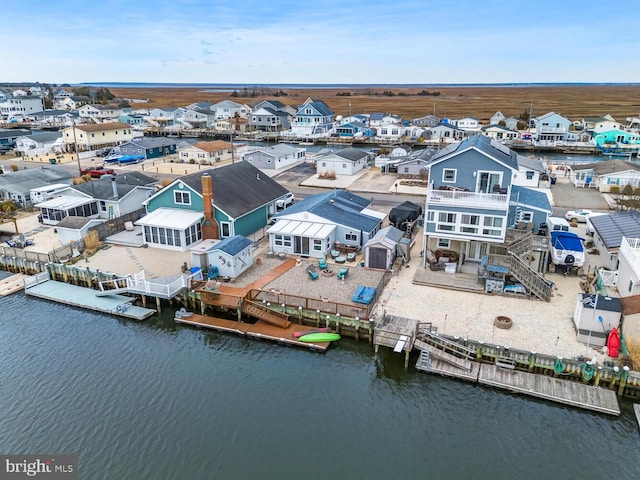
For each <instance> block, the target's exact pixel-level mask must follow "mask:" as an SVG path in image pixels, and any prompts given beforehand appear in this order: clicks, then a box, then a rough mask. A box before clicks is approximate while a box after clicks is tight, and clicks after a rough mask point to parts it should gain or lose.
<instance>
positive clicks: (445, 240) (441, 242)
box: [438, 238, 451, 248]
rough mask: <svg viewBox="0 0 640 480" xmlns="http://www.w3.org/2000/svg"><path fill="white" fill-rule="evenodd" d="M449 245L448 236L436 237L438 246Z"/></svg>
mask: <svg viewBox="0 0 640 480" xmlns="http://www.w3.org/2000/svg"><path fill="white" fill-rule="evenodd" d="M450 245H451V240H449V239H448V238H439V239H438V248H449V246H450Z"/></svg>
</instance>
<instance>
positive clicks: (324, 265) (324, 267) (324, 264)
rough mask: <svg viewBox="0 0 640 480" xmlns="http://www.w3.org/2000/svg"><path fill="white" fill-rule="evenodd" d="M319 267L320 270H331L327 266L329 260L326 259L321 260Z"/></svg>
mask: <svg viewBox="0 0 640 480" xmlns="http://www.w3.org/2000/svg"><path fill="white" fill-rule="evenodd" d="M318 267H319V268H320V270H327V269H328V268H329V266H328V265H327V260H326V259H324V258H319V259H318Z"/></svg>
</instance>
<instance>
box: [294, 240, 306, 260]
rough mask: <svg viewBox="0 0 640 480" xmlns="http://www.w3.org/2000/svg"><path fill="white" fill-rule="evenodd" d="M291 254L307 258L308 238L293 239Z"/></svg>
mask: <svg viewBox="0 0 640 480" xmlns="http://www.w3.org/2000/svg"><path fill="white" fill-rule="evenodd" d="M293 253H297V254H298V255H302V256H305V257H308V256H309V237H293Z"/></svg>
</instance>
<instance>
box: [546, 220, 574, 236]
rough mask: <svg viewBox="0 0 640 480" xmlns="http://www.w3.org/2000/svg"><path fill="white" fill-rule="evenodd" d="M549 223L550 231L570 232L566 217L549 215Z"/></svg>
mask: <svg viewBox="0 0 640 480" xmlns="http://www.w3.org/2000/svg"><path fill="white" fill-rule="evenodd" d="M547 223H548V224H549V231H550V232H568V231H569V222H567V221H566V220H565V219H564V218H560V217H549V218H548V219H547Z"/></svg>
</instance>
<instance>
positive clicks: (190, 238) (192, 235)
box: [184, 223, 202, 245]
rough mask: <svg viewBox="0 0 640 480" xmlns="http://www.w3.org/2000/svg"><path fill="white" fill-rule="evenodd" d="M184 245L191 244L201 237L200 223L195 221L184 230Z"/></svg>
mask: <svg viewBox="0 0 640 480" xmlns="http://www.w3.org/2000/svg"><path fill="white" fill-rule="evenodd" d="M184 233H185V245H191V244H192V243H195V242H197V241H198V240H201V239H202V225H201V224H200V223H196V224H195V225H191V226H190V227H189V228H188V229H186V230H185V232H184Z"/></svg>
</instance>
